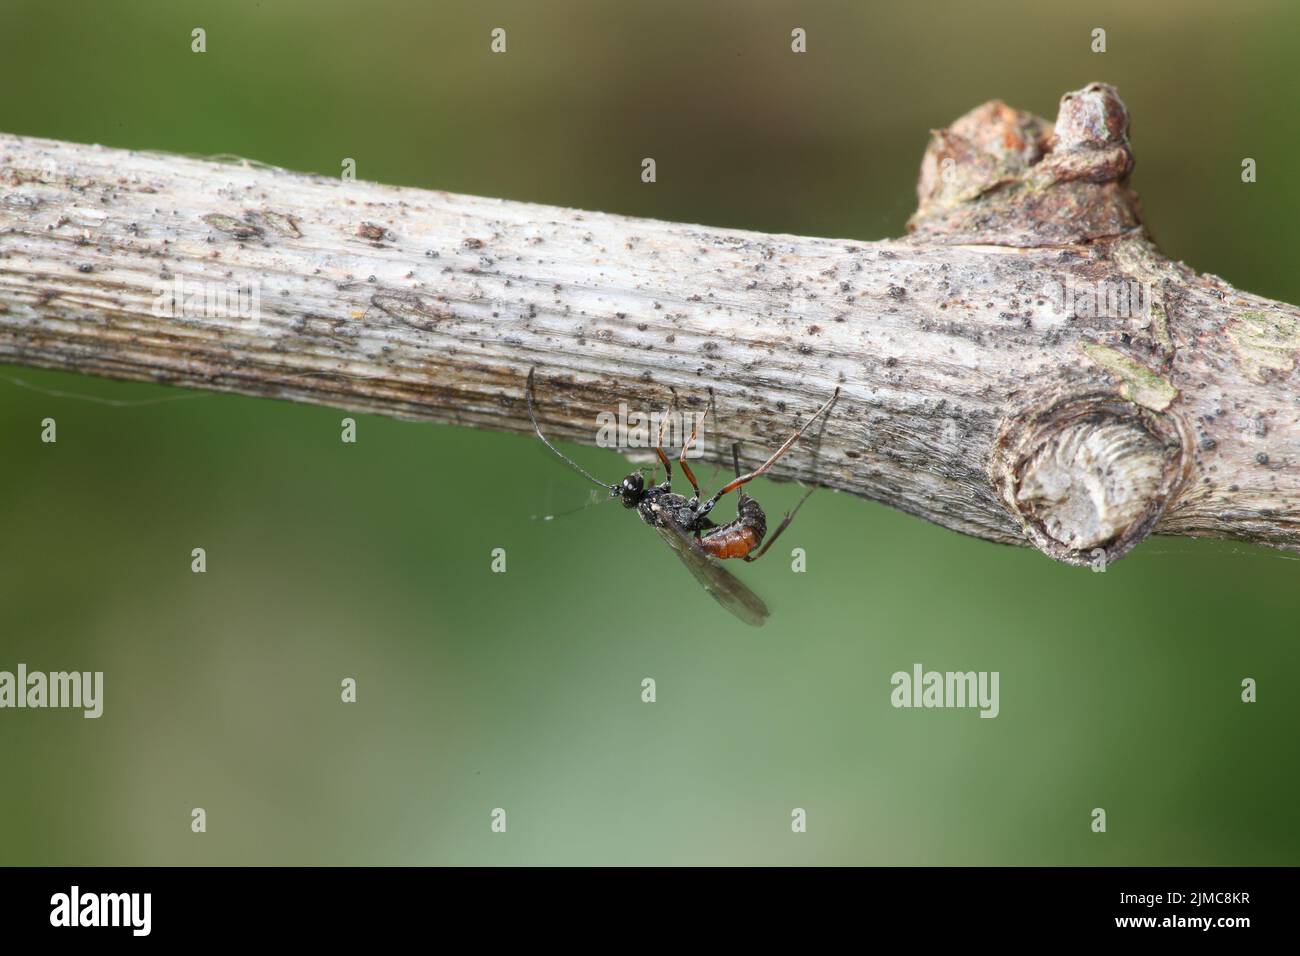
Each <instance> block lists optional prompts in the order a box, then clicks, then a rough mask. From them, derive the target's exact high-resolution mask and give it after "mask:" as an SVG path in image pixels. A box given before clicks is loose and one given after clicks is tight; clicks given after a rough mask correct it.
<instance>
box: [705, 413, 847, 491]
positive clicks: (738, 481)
mask: <svg viewBox="0 0 1300 956" xmlns="http://www.w3.org/2000/svg"><path fill="white" fill-rule="evenodd" d="M839 396H840V390H839V389H838V388H837V389H835V394H834V395H832V396H831V397H830V398H828V399H827V400H826V403H825V404H824V405H822V407H821V408H819V409H817V411H815V412H813V415H812V417H811V418H809V419H808V421H806V422H804V423H803V424H802V425H800V426H799V427H798V428H796V429H795V432H794V434H793V435H791V436H790V437H789V438H787V439H786V440H785V444H784V445H782V446H781V447H780V448H778V449H777V450H776V451H775V452H773V453H772V457H771V458H769V459H768V460H767V461H765V462H763V464H761V465H759V466H758V467H757V468H755V469H754V470H753V471H751V472H750V473H749V474H747V475H737V476H736V477H735V478H733V479H731V481H729V482H727V483H726V484H725V485H723V486H722V487H721V488H719V489H718V490H717V491H716V492H715V493H714V495H713V497H712V498H710V499H709V500H708V501H706V502H705V503H704V506H703V508H701V509H700V510H701V511H702V512H703V513H704V514H708V513H709V511H710V510H712V508H713V506H714V505H715V504H717V503H718V499H719V498H721V497H722V496H723V495H725V494H726V493H727V492H729V491H735V490H736V489H737V488H739V487H741V486H742V485H745V484H747V483H748V482H751V481H753V480H754V479H755V478H757V477H758V476H759V475H761V474H763V473H764V472H765V471H767V470H768V469H769V468H771V467H772V466H773V465H774V464H776V462H777V460H778V459H779V458H780V457H781V456H782V455H784V454H785V453H786V452H788V451H789V450H790V447H791V446H792V445H793V444H794V443H795V442H797V441H798V440H799V436H800V435H802V434H803V433H804V429H806V428H807V427H808V426H809V425H811V424H812V423H813V422H814V421H816V420H817V419H818V418H819V417H820V416H821V415H822V414H823V413H824V412H825V411H826V409H828V408H830V407H831V405H832V404H834V402H835V399H837V398H839ZM733 451H734V449H733Z"/></svg>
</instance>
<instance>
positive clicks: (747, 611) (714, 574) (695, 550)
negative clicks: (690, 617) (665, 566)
mask: <svg viewBox="0 0 1300 956" xmlns="http://www.w3.org/2000/svg"><path fill="white" fill-rule="evenodd" d="M655 530H656V531H658V532H659V536H660V537H661V538H663V539H664V541H666V542H667V543H668V546H669V547H671V548H672V549H673V550H674V551H675V552H677V557H679V558H681V559H682V564H684V565H686V567H687V569H688V570H690V572H691V574H692V575H694V576H695V580H696V581H699V582H700V585H701V586H702V587H703V588H704V590H706V591H708V592H709V593H710V594H711V595H713V598H714V600H715V601H717V602H718V603H719V604H721V605H722V606H723V607H725V608H726V609H727V610H728V611H730V612H731V613H732V614H734V615H736V617H738V618H740V619H741V620H742V621H744V622H745V623H746V624H751V625H753V626H754V627H762V626H763V624H764V623H766V621H767V613H768V612H767V605H766V604H764V603H763V599H762V598H760V597H759V596H758V595H757V594H755V593H754V592H753V591H751V590H750V589H749V588H748V587H746V586H745V585H744V583H743V582H741V580H740V579H739V578H738V577H736V576H735V575H734V574H732V573H731V572H730V571H728V570H727V569H726V568H724V567H722V566H721V565H720V564H718V562H717V561H715V560H713V558H711V557H709V555H708V554H707V553H706V552H705V551H704V549H703V548H701V547H700V546H699V545H698V544H696V543H695V540H694V539H693V538H692V537H691V536H690V535H688V534H686V533H685V532H684V531H681V530H680V529H678V528H676V527H674V526H673V525H668V524H657V525H655Z"/></svg>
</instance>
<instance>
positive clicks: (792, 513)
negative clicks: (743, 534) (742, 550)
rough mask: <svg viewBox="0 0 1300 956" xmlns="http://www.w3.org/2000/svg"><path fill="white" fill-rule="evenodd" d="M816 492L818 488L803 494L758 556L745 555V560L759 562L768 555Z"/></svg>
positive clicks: (764, 543) (759, 550)
mask: <svg viewBox="0 0 1300 956" xmlns="http://www.w3.org/2000/svg"><path fill="white" fill-rule="evenodd" d="M816 490H817V489H816V488H809V489H808V490H807V491H805V492H804V493H803V497H802V498H800V499H799V503H798V504H796V505H795V506H794V507H793V508H791V509H790V510H789V511H787V512H786V513H785V517H784V518H782V519H781V523H780V524H779V525H777V526H776V530H775V531H774V532H772V537H770V538H768V539H767V540H766V541H764V542H763V546H762V547H761V548H759V549H758V553H757V554H747V555H745V560H746V561H757V560H758V559H759V558H761V557H762V556H763V555H765V554H767V549H768V548H770V547H772V545H774V544H776V539H777V538H779V537H781V532H782V531H784V530H785V529H786V528H788V527H790V522H791V521H793V520H794V516H795V515H797V514H798V513H799V509H800V508H802V507H803V503H804V502H805V501H807V500H808V496H809V495H811V494H812V493H813V492H814V491H816ZM742 494H743V492H742Z"/></svg>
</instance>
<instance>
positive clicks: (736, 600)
mask: <svg viewBox="0 0 1300 956" xmlns="http://www.w3.org/2000/svg"><path fill="white" fill-rule="evenodd" d="M534 371H536V370H535V369H530V370H529V372H528V385H527V400H528V417H529V418H530V419H531V420H532V423H533V428H534V430H536V432H537V437H538V438H540V439H541V440H542V442H543V443H544V444H545V445H546V447H547V448H549V449H550V450H551V451H552V452H554V453H555V455H556V457H558V458H559V459H560V460H561V461H563V462H564V463H565V464H567V465H568V466H569V467H570V468H572V469H573V470H574V471H576V472H578V474H580V475H582V476H583V477H584V478H586V479H587V480H588V481H590V482H592V483H593V484H595V485H597V486H599V487H601V488H604V489H606V490H607V491H608V492H609V496H610V497H611V498H621V499H622V501H623V507H624V508H635V509H636V510H637V513H638V514H640V516H641V520H642V521H644V522H645V523H646V524H648V525H650V526H651V527H652V528H654V529H655V530H656V531H658V532H659V535H660V537H662V538H663V539H664V541H665V542H667V544H668V545H669V546H670V547H671V548H672V549H673V551H675V552H676V554H677V556H678V557H679V558H681V560H682V563H683V564H685V565H686V567H687V569H689V570H690V572H691V574H693V575H694V576H695V579H696V580H697V581H698V582H699V583H700V584H701V585H703V587H704V590H706V591H708V592H709V594H711V595H713V597H714V598H715V599H716V600H717V601H718V603H719V604H721V605H722V606H723V607H725V608H726V609H727V610H728V611H730V612H731V613H732V614H734V615H736V617H738V618H740V619H741V620H742V621H744V622H745V623H746V624H752V625H754V626H756V627H757V626H760V625H762V624H763V623H764V622H765V621H766V620H767V617H768V610H767V605H766V604H764V603H763V599H762V598H760V597H759V596H758V595H757V594H755V593H754V592H753V591H751V590H750V589H749V588H748V587H747V586H746V585H745V584H743V583H742V582H741V581H740V580H739V579H738V578H737V577H736V576H735V575H733V574H732V573H731V572H729V571H727V570H726V569H725V568H723V567H722V566H721V565H720V564H718V560H719V559H728V558H740V559H741V560H743V561H757V560H758V559H759V558H761V557H762V556H763V555H764V554H766V553H767V551H768V549H769V548H770V547H771V546H772V545H773V544H775V543H776V539H777V538H779V537H780V536H781V532H783V531H785V529H786V528H788V527H789V526H790V522H791V521H793V520H794V516H795V514H796V513H798V511H799V509H800V508H801V507H802V506H803V503H804V502H805V501H806V500H808V495H810V494H812V491H813V489H811V488H809V489H808V491H806V492H805V493H804V495H803V497H802V498H800V499H799V502H798V503H797V504H796V505H795V506H794V508H792V509H791V510H790V512H789V513H788V514H786V516H785V517H784V518H782V519H781V523H780V524H779V525H777V528H776V530H775V531H774V532H773V533H772V536H771V537H770V538H768V537H767V515H766V514H764V513H763V508H762V506H761V505H759V503H758V502H757V501H755V500H754V499H753V498H751V497H750V496H749V495H747V494H745V492H744V490H743V489H744V486H745V485H746V484H748V483H749V482H750V481H753V480H754V479H755V478H757V477H758V476H759V475H761V474H763V473H764V472H766V471H767V470H768V469H769V468H771V467H772V466H773V465H774V464H776V462H777V461H778V460H779V459H780V458H781V456H782V455H784V454H785V453H786V452H787V451H789V450H790V449H791V447H793V446H794V443H795V442H797V441H798V440H799V437H800V436H801V435H802V434H803V433H804V431H806V430H807V428H808V426H810V425H811V424H812V423H813V422H815V421H816V420H817V419H818V418H820V417H821V416H822V415H824V414H825V413H826V410H827V409H829V408H830V407H831V405H833V404H834V403H835V399H836V398H838V397H839V394H840V390H839V389H838V388H837V389H836V390H835V394H833V395H832V396H831V397H830V398H828V399H827V400H826V402H825V404H823V405H822V406H821V408H819V409H817V411H815V412H814V413H813V414H812V416H811V417H810V418H809V419H808V420H807V421H806V422H804V423H803V424H802V425H800V426H799V427H798V428H797V429H795V432H794V434H793V435H791V436H790V437H789V438H787V439H786V441H785V444H783V445H782V446H781V447H780V448H778V449H777V450H776V451H775V452H773V453H772V456H771V457H770V458H768V459H767V461H765V462H763V464H761V465H759V466H758V467H757V468H755V469H754V470H753V471H750V472H747V473H745V474H742V473H741V471H740V453H739V451H738V448H737V446H736V445H733V446H732V448H731V455H732V463H733V464H734V466H735V469H736V477H735V478H733V479H731V481H729V482H727V483H726V484H725V485H723V486H722V487H721V488H719V489H718V490H717V491H716V492H714V493H713V495H712V496H711V497H709V498H703V495H702V494H701V492H700V485H699V482H697V481H696V480H695V474H694V473H693V472H692V471H691V466H690V465H689V464H687V462H686V453H687V452H688V451H689V450H690V448H691V445H692V444H694V443H695V439H696V438H697V436H698V434H699V422H698V421H697V422H696V424H695V428H694V429H693V430H692V431H691V435H690V437H689V438H688V439H686V441H684V442H683V443H682V451H681V454H680V455H679V456H678V459H677V464H678V465H679V466H680V467H681V469H682V473H683V474H684V475H685V476H686V480H687V481H689V482H690V484H691V491H692V492H693V494H692V495H691V497H689V498H687V497H686V496H685V495H679V494H676V493H674V492H673V489H672V478H673V468H672V463H671V461H670V460H669V458H668V456H667V455H666V454H665V453H664V449H663V428H662V426H661V427H660V429H659V438H658V441H657V443H656V445H655V454H656V455H657V456H658V458H659V461H660V462H662V463H663V466H664V471H665V472H666V475H665V478H664V480H663V481H662V482H661V483H659V484H654V483H653V482H652V483H651V484H650V485H649V486H647V485H646V481H645V476H644V475H642V473H641V472H639V471H634V472H632V473H631V474H630V475H628V476H627V477H626V478H624V479H623V480H622V481H620V482H618V483H616V484H609V483H607V482H603V481H601V480H600V479H599V478H597V477H596V476H595V475H593V474H591V473H590V472H589V471H587V470H586V469H585V468H583V467H582V466H581V465H579V464H578V463H577V462H575V461H573V460H572V459H571V458H569V457H567V456H566V455H565V454H564V453H563V452H561V451H560V450H559V449H558V448H556V447H555V446H554V445H552V444H551V442H550V439H548V438H547V437H546V436H545V435H544V434H542V428H541V426H540V425H538V424H537V415H536V414H535V412H534V401H533V373H534ZM732 491H739V496H738V498H737V500H736V517H735V518H733V519H732V520H731V521H728V522H726V523H725V524H717V523H716V522H714V521H713V520H712V519H711V518H710V517H709V514H710V513H711V512H712V511H713V508H714V506H715V505H716V504H717V503H718V499H720V498H721V497H722V496H723V495H725V494H728V493H729V492H732ZM764 538H766V542H765V541H764Z"/></svg>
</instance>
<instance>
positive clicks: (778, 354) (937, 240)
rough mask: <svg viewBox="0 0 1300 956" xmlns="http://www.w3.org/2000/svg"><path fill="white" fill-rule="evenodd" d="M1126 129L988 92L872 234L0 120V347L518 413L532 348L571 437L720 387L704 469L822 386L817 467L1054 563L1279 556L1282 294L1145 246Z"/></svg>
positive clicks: (285, 389)
mask: <svg viewBox="0 0 1300 956" xmlns="http://www.w3.org/2000/svg"><path fill="white" fill-rule="evenodd" d="M1127 125H1128V116H1127V113H1126V112H1125V110H1124V106H1123V104H1122V103H1121V102H1120V100H1119V97H1118V96H1117V95H1116V94H1115V92H1114V91H1113V90H1112V89H1110V88H1109V87H1106V86H1103V85H1101V84H1093V85H1092V86H1090V87H1087V88H1085V89H1084V90H1081V91H1078V92H1077V93H1072V94H1068V95H1067V96H1066V97H1065V98H1064V99H1063V100H1062V108H1061V114H1060V117H1059V118H1058V120H1057V123H1056V124H1055V127H1052V126H1051V125H1049V124H1047V123H1046V122H1044V121H1043V120H1040V119H1038V118H1036V117H1033V116H1030V115H1028V114H1025V113H1020V112H1017V111H1015V110H1012V109H1010V108H1008V107H1006V106H1004V105H1003V104H1001V103H991V104H987V105H986V106H983V107H980V108H979V109H977V110H974V111H972V112H971V113H970V114H967V116H965V117H963V118H962V119H960V120H958V121H957V122H956V123H954V124H953V125H952V126H951V127H949V128H948V129H946V130H943V131H940V132H937V133H935V134H934V137H933V140H932V142H931V144H930V147H929V150H928V151H927V153H926V156H925V159H924V161H923V164H922V174H921V182H920V200H921V201H920V205H919V208H918V211H917V214H916V216H914V217H913V221H912V223H911V235H910V236H909V237H908V238H906V239H901V240H897V241H888V242H872V243H865V242H853V241H848V240H835V239H813V238H801V237H796V236H786V235H763V234H758V233H751V232H741V231H736V230H725V229H712V228H708V227H703V226H691V225H679V224H673V223H664V222H656V221H651V220H643V219H631V218H626V217H621V216H613V215H604V214H599V213H588V212H578V211H574V210H569V209H557V208H551V207H546V206H536V205H530V204H526V203H516V202H505V201H500V200H493V199H479V198H473V197H468V196H458V195H451V194H447V193H440V192H427V191H423V190H415V189H401V188H397V187H390V186H379V185H373V184H364V183H352V182H341V181H336V180H331V179H325V178H321V177H313V176H304V175H299V174H294V173H290V172H286V171H283V170H279V169H273V168H268V167H264V166H258V165H254V164H251V163H236V164H231V163H218V162H211V161H201V160H195V159H186V158H181V157H177V156H164V155H157V154H150V153H142V152H134V151H123V150H111V149H102V148H99V147H92V146H82V145H75V144H68V143H58V142H52V141H48V140H39V139H32V138H26V137H14V136H0V361H7V362H15V363H19V364H26V365H33V366H42V367H48V368H57V369H65V370H71V371H79V372H85V373H89V374H95V375H103V376H107V377H110V378H121V379H136V380H145V381H154V382H162V383H166V384H171V385H181V386H186V387H192V388H203V389H210V390H218V391H227V392H237V393H240V394H245V395H255V396H265V397H272V398H287V399H292V400H296V401H306V402H316V403H321V404H327V405H336V406H343V407H347V408H354V409H360V410H367V411H373V412H378V413H382V414H388V415H398V416H403V417H412V418H420V419H430V420H437V421H445V422H454V423H457V424H463V425H473V426H480V427H491V428H499V429H508V430H514V431H529V430H530V425H529V423H528V418H527V415H526V411H525V405H524V401H523V390H524V379H525V375H526V374H527V371H528V369H529V368H530V367H533V366H536V367H537V369H538V373H537V377H538V400H539V403H540V409H539V411H540V415H541V418H542V421H543V424H544V426H545V427H546V428H547V429H548V431H549V432H550V433H551V434H552V437H555V438H568V439H573V440H577V441H583V442H587V443H594V441H595V439H596V435H597V428H596V424H595V423H596V415H597V413H598V412H599V411H602V410H605V411H608V410H610V409H614V408H617V406H618V404H619V403H620V402H624V403H627V404H628V405H629V406H630V407H632V408H633V409H640V410H643V411H647V412H648V411H653V410H659V409H662V408H663V407H665V406H666V405H667V404H668V402H669V401H670V397H671V396H670V390H671V389H675V390H676V392H677V394H678V395H679V396H680V397H681V398H682V400H683V401H684V402H686V403H687V404H689V405H691V406H693V407H694V408H695V409H700V408H702V407H703V403H704V402H706V401H707V388H708V387H709V386H712V387H713V388H714V390H715V392H716V407H717V411H718V420H717V422H716V424H714V425H713V428H712V432H711V434H710V436H709V437H710V439H711V441H710V443H709V449H710V451H709V457H711V458H714V459H715V460H719V461H726V460H728V459H729V448H730V443H731V442H732V441H733V440H740V441H742V442H743V443H744V444H743V448H744V450H745V453H746V457H747V459H749V460H757V459H758V458H759V456H760V455H763V454H765V453H766V451H767V450H770V449H772V448H774V447H776V446H777V445H778V444H779V443H780V442H781V441H782V440H783V439H784V438H785V437H786V436H787V435H788V434H789V432H790V431H791V429H792V428H793V427H794V425H795V423H796V422H797V421H799V420H801V419H802V418H804V417H806V416H807V415H808V414H809V413H810V412H811V411H812V410H813V409H815V408H816V407H817V406H818V405H819V404H821V402H823V401H824V400H825V399H826V398H827V397H828V396H829V395H830V394H831V392H832V391H833V390H834V389H835V387H836V386H840V387H841V388H842V392H841V396H840V399H839V401H838V402H837V404H836V406H835V408H834V409H833V411H832V413H831V415H830V417H829V419H828V420H827V422H826V424H825V430H824V433H823V435H822V437H821V441H820V445H819V451H818V462H817V466H816V468H817V470H816V480H817V481H820V482H821V483H822V484H825V485H828V486H831V487H835V488H839V489H842V490H844V491H848V492H852V493H854V494H857V495H861V496H863V497H867V498H871V499H874V500H877V501H881V502H884V503H885V504H888V505H891V506H893V507H896V508H901V509H902V510H904V511H907V512H909V513H912V514H915V515H918V516H920V517H923V518H926V519H928V520H930V521H933V522H936V523H938V524H940V525H943V526H945V527H948V528H952V529H954V530H957V531H961V532H965V533H967V534H972V535H976V536H979V537H981V538H987V539H989V540H993V541H1001V542H1009V543H1025V542H1029V543H1032V544H1034V545H1035V546H1037V547H1038V548H1040V549H1041V550H1042V551H1044V552H1045V553H1047V554H1049V555H1051V556H1052V557H1054V558H1057V559H1059V560H1064V561H1069V562H1071V563H1075V564H1089V563H1093V564H1095V563H1097V562H1102V561H1111V560H1114V559H1115V558H1117V557H1120V556H1122V555H1123V554H1124V553H1125V552H1126V551H1127V550H1129V549H1130V548H1131V547H1132V546H1133V545H1134V544H1135V543H1137V542H1138V541H1139V540H1141V539H1142V538H1143V537H1144V536H1145V535H1146V534H1148V533H1150V532H1151V531H1152V530H1155V531H1158V532H1161V533H1167V534H1185V535H1219V536H1229V537H1235V538H1240V539H1244V540H1249V541H1256V542H1261V543H1264V544H1270V545H1274V546H1278V547H1284V548H1289V549H1293V550H1300V458H1298V457H1297V451H1298V449H1300V400H1298V394H1297V393H1298V390H1297V387H1296V386H1297V384H1300V378H1298V375H1297V372H1296V370H1295V367H1296V358H1297V351H1298V350H1300V311H1298V310H1297V309H1295V308H1293V307H1292V306H1289V305H1285V304H1282V303H1277V302H1272V301H1269V300H1266V299H1262V298H1259V297H1257V296H1252V295H1249V294H1247V293H1243V292H1239V291H1237V290H1235V289H1233V288H1232V287H1231V286H1229V285H1227V284H1226V283H1225V282H1223V281H1222V280H1220V279H1218V278H1216V277H1213V276H1199V275H1196V274H1195V273H1194V272H1192V271H1191V270H1190V269H1188V268H1186V267H1185V266H1183V265H1181V264H1180V263H1175V262H1171V261H1169V260H1168V259H1166V258H1164V257H1163V256H1162V255H1161V254H1160V253H1159V252H1158V251H1157V249H1156V248H1155V247H1154V245H1153V244H1152V243H1151V242H1150V240H1149V239H1148V237H1147V235H1146V233H1145V231H1144V228H1143V226H1142V223H1141V218H1140V214H1139V210H1138V205H1137V201H1136V198H1135V197H1134V195H1133V194H1132V192H1131V191H1130V190H1129V188H1128V175H1129V172H1130V170H1131V168H1132V162H1133V160H1132V154H1131V151H1130V149H1129V145H1128V141H1127ZM178 280H179V281H180V283H181V284H180V285H179V286H178V285H177V281H178ZM192 289H197V290H199V291H200V293H201V295H200V299H202V296H203V295H206V296H208V297H209V298H210V299H211V300H212V301H213V302H216V299H217V298H218V297H219V296H218V294H219V293H222V292H233V293H237V295H236V297H235V298H234V299H227V300H226V301H225V302H224V303H221V302H217V303H216V306H215V307H214V308H212V309H209V310H208V314H205V313H204V310H203V309H202V308H201V307H199V308H197V309H196V307H195V303H194V302H193V301H192V300H190V301H187V297H188V294H189V293H190V291H191V290H192ZM178 293H179V294H178ZM254 295H255V296H256V299H257V303H256V304H257V306H258V308H257V309H253V308H252V307H251V306H252V304H253V303H252V301H251V299H250V298H249V297H251V296H254ZM241 296H242V298H241ZM212 313H215V314H212ZM813 447H814V443H813V442H811V441H805V442H801V443H800V444H799V445H798V446H796V448H795V449H794V451H792V452H791V454H790V455H788V456H787V457H786V458H784V459H782V460H781V462H780V463H779V464H778V466H777V467H776V468H775V469H773V472H772V473H773V475H774V476H776V477H785V478H790V477H801V478H803V479H805V480H811V479H812V478H813V477H814V476H813V473H812V470H811V469H812V467H813V465H812V462H811V460H810V459H811V455H812V450H813ZM618 471H619V468H618V467H617V465H616V464H615V463H611V465H610V467H609V472H610V475H609V477H610V480H615V479H617V477H618V475H617V474H616V472H618Z"/></svg>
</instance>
